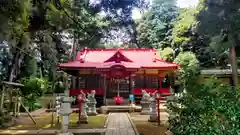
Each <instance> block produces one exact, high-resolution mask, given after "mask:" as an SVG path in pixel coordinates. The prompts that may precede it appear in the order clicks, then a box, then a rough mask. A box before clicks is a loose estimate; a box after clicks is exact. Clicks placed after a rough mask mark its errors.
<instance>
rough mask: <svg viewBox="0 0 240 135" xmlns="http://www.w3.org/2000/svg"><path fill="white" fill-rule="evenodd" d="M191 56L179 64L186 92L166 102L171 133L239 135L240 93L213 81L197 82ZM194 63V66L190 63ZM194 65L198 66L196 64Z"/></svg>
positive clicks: (181, 58)
mask: <svg viewBox="0 0 240 135" xmlns="http://www.w3.org/2000/svg"><path fill="white" fill-rule="evenodd" d="M188 56H191V55H186V54H185V55H183V54H182V56H181V57H180V56H179V57H178V58H179V59H178V60H176V61H177V62H178V63H179V64H180V65H181V70H180V73H181V77H182V78H181V79H182V80H183V81H182V83H184V89H185V92H183V93H182V95H181V96H178V97H174V98H171V100H168V101H167V108H168V110H169V114H170V115H169V124H170V130H171V132H172V133H173V134H174V135H237V134H240V123H239V120H240V100H239V99H240V90H239V89H238V90H236V92H233V90H232V87H230V86H228V85H224V84H222V83H221V82H220V81H219V80H217V79H216V78H211V79H209V80H208V81H206V83H205V84H201V83H199V82H198V77H199V76H198V73H199V71H198V66H197V65H196V62H194V61H195V60H194V57H193V55H192V58H190V57H188ZM190 62H192V64H191V63H190ZM193 63H195V64H193Z"/></svg>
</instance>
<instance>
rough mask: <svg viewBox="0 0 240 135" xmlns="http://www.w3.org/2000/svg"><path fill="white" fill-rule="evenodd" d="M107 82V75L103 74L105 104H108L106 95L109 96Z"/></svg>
mask: <svg viewBox="0 0 240 135" xmlns="http://www.w3.org/2000/svg"><path fill="white" fill-rule="evenodd" d="M106 85H107V83H106V75H105V74H104V75H103V91H104V94H103V102H104V105H107V102H106V96H107V86H106Z"/></svg>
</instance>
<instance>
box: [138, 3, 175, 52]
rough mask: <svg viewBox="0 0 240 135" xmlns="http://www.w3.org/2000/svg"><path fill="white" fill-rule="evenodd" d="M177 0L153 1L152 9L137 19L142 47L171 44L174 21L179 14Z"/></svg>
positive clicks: (162, 46)
mask: <svg viewBox="0 0 240 135" xmlns="http://www.w3.org/2000/svg"><path fill="white" fill-rule="evenodd" d="M175 4H176V1H175V0H173V1H153V6H152V9H151V10H150V11H149V12H147V13H145V14H144V15H143V17H142V18H141V19H140V20H138V21H137V23H136V24H137V27H136V30H137V40H138V42H139V45H140V46H141V47H154V48H165V47H166V46H170V37H171V30H172V22H173V21H174V20H175V18H176V16H177V14H178V8H177V7H176V5H175Z"/></svg>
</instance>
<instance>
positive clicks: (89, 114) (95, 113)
mask: <svg viewBox="0 0 240 135" xmlns="http://www.w3.org/2000/svg"><path fill="white" fill-rule="evenodd" d="M97 114H98V113H97V112H89V113H88V116H96V115H97Z"/></svg>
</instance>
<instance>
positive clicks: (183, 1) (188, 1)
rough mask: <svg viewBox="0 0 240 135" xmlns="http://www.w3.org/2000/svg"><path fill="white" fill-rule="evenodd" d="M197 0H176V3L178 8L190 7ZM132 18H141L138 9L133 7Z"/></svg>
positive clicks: (195, 3) (196, 2) (194, 4)
mask: <svg viewBox="0 0 240 135" xmlns="http://www.w3.org/2000/svg"><path fill="white" fill-rule="evenodd" d="M198 1H199V0H177V5H178V6H179V7H180V8H186V7H191V6H196V5H197V4H198ZM132 17H133V19H139V18H141V14H140V12H139V10H137V9H135V10H133V15H132Z"/></svg>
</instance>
